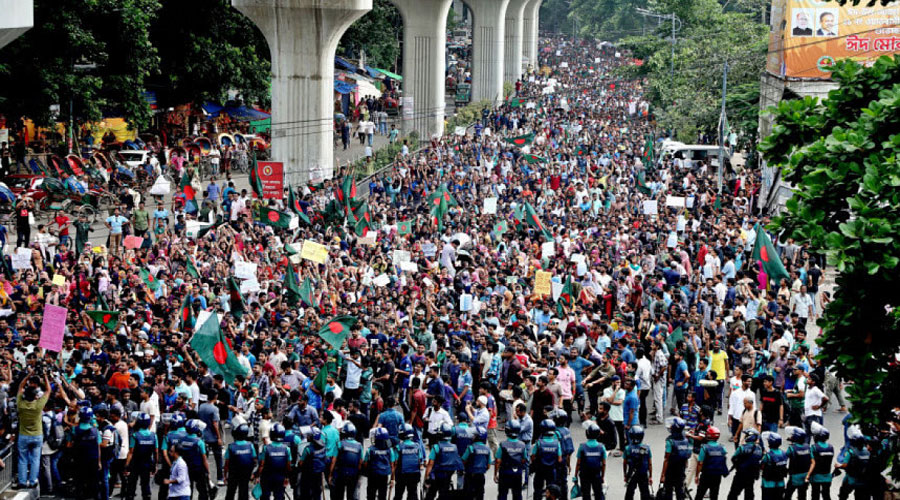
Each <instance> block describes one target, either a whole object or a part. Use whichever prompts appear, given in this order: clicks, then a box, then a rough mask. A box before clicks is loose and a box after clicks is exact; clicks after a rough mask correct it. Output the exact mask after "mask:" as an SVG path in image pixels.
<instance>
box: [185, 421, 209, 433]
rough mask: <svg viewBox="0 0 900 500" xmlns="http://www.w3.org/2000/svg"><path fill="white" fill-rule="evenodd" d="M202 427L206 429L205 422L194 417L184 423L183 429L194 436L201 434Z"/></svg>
mask: <svg viewBox="0 0 900 500" xmlns="http://www.w3.org/2000/svg"><path fill="white" fill-rule="evenodd" d="M203 429H206V422H204V421H202V420H198V419H196V418H192V419H190V420H188V421H187V423H186V424H184V430H186V431H188V434H193V435H195V436H199V435H200V434H202V433H203Z"/></svg>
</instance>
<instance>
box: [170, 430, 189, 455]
mask: <svg viewBox="0 0 900 500" xmlns="http://www.w3.org/2000/svg"><path fill="white" fill-rule="evenodd" d="M186 437H187V432H185V431H184V429H178V430H176V431H169V433H168V434H166V450H172V449H175V447H176V446H178V444H179V443H181V442H182V441H184V438H186Z"/></svg>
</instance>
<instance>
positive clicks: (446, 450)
mask: <svg viewBox="0 0 900 500" xmlns="http://www.w3.org/2000/svg"><path fill="white" fill-rule="evenodd" d="M438 432H439V433H440V436H441V440H440V441H438V442H437V443H436V444H434V445H432V447H431V452H429V454H428V462H427V463H426V465H425V477H426V478H430V483H431V486H430V487H429V488H428V491H427V492H426V493H425V500H434V499H435V498H436V497H437V495H438V493H440V495H441V499H443V498H444V497H445V496H446V495H447V492H448V491H450V485H451V483H452V479H453V474H455V473H457V472H462V470H463V466H462V458H460V456H459V450H458V449H457V448H456V445H455V444H453V443H452V442H451V438H452V437H453V428H452V427H450V424H448V423H443V424H441V428H440V430H439V431H438ZM432 472H433V473H434V476H432Z"/></svg>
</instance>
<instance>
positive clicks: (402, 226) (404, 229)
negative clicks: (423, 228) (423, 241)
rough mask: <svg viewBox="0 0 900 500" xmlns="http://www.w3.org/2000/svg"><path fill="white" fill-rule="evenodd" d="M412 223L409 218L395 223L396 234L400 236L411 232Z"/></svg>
mask: <svg viewBox="0 0 900 500" xmlns="http://www.w3.org/2000/svg"><path fill="white" fill-rule="evenodd" d="M412 230H413V223H412V221H411V220H404V221H400V222H398V223H397V234H399V235H400V236H406V235H407V234H410V233H412Z"/></svg>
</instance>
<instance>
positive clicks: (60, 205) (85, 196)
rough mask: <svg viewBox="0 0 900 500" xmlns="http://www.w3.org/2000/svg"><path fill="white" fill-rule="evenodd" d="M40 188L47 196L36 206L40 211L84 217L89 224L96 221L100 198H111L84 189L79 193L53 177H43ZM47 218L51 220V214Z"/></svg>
mask: <svg viewBox="0 0 900 500" xmlns="http://www.w3.org/2000/svg"><path fill="white" fill-rule="evenodd" d="M40 188H41V189H42V190H43V191H44V192H45V193H47V196H45V197H44V198H43V199H41V201H40V202H39V204H38V208H39V209H40V210H43V211H51V212H54V214H55V213H56V212H59V211H64V212H66V213H69V214H72V215H73V216H75V217H80V216H82V215H84V216H85V217H86V218H87V220H88V222H89V223H91V224H93V223H94V222H95V221H96V219H97V212H98V211H99V205H100V202H101V198H103V199H105V198H107V197H111V195H109V194H107V193H105V192H103V191H99V190H95V189H94V190H88V189H85V190H84V192H81V191H79V190H78V189H75V188H71V187H69V186H67V185H66V184H63V182H62V181H60V180H59V179H57V178H54V177H45V178H44V179H43V182H41V185H40ZM112 201H114V200H112ZM48 218H49V219H52V218H53V214H51V215H50V216H49V217H48Z"/></svg>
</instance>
